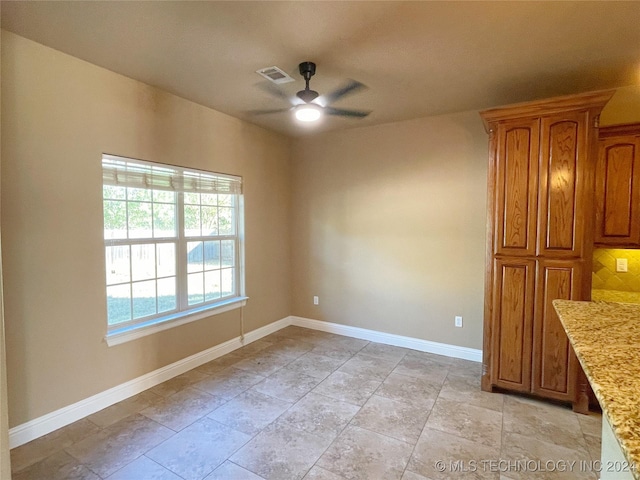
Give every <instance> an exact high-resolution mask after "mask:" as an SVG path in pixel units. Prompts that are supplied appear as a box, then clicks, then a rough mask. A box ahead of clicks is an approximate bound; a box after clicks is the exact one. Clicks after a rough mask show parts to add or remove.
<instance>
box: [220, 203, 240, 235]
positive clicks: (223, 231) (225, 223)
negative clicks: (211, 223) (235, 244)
mask: <svg viewBox="0 0 640 480" xmlns="http://www.w3.org/2000/svg"><path fill="white" fill-rule="evenodd" d="M218 218H219V225H220V226H219V231H220V235H233V234H234V233H235V230H236V228H235V225H234V224H235V219H234V210H233V208H227V207H219V208H218Z"/></svg>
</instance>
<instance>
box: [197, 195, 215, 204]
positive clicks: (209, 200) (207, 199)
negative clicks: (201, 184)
mask: <svg viewBox="0 0 640 480" xmlns="http://www.w3.org/2000/svg"><path fill="white" fill-rule="evenodd" d="M200 200H201V201H202V205H216V204H217V203H218V196H217V195H216V194H215V193H203V194H202V195H201V196H200Z"/></svg>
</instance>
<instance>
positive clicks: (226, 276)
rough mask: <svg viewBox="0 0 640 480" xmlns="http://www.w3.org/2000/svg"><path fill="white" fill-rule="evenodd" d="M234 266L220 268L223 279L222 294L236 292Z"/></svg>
mask: <svg viewBox="0 0 640 480" xmlns="http://www.w3.org/2000/svg"><path fill="white" fill-rule="evenodd" d="M234 271H235V269H234V268H225V269H223V270H220V274H221V275H220V276H221V280H222V282H221V283H222V288H221V290H222V296H223V297H228V296H229V295H233V294H234V293H235V288H234V283H233V277H234V275H233V274H234Z"/></svg>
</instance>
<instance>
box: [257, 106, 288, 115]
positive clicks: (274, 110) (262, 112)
mask: <svg viewBox="0 0 640 480" xmlns="http://www.w3.org/2000/svg"><path fill="white" fill-rule="evenodd" d="M289 110H291V107H288V108H271V109H267V110H249V111H248V112H247V113H248V114H249V115H253V116H256V115H269V114H271V113H283V112H288V111H289Z"/></svg>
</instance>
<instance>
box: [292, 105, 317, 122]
mask: <svg viewBox="0 0 640 480" xmlns="http://www.w3.org/2000/svg"><path fill="white" fill-rule="evenodd" d="M295 115H296V118H297V119H298V120H299V121H301V122H315V121H316V120H318V119H320V117H321V116H322V108H321V107H319V106H318V105H314V104H311V103H305V104H304V105H299V106H298V107H296V110H295Z"/></svg>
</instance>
